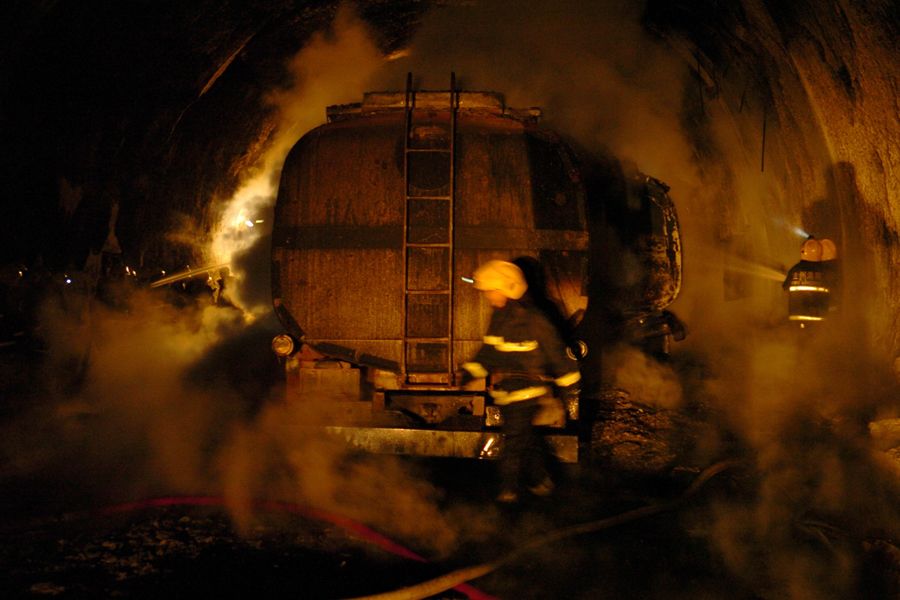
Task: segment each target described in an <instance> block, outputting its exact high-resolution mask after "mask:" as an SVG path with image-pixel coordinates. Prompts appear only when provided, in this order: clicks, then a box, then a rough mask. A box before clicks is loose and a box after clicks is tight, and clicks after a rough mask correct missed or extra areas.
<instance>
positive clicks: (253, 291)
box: [203, 6, 385, 315]
mask: <svg viewBox="0 0 900 600" xmlns="http://www.w3.org/2000/svg"><path fill="white" fill-rule="evenodd" d="M384 61H385V58H384V56H383V55H382V53H381V52H380V51H379V50H378V47H377V46H376V44H375V43H374V42H373V40H372V36H371V35H370V34H369V31H368V29H367V26H366V25H365V23H364V22H363V21H361V20H360V19H359V17H358V16H357V15H356V14H355V13H354V12H353V11H352V10H351V9H350V8H348V7H347V6H342V7H340V8H339V9H338V11H337V14H336V16H335V20H334V23H333V24H332V26H331V28H330V29H329V30H326V31H322V32H317V33H315V34H313V36H312V37H311V39H310V40H309V42H308V43H307V44H306V45H305V46H304V47H303V49H302V50H301V51H300V52H299V53H297V55H296V56H294V57H292V58H291V60H290V61H289V62H288V64H287V65H286V69H287V71H288V75H289V77H290V80H291V85H290V86H289V87H287V88H285V89H278V90H273V91H271V92H270V93H269V94H268V96H267V98H266V107H265V108H266V110H270V111H271V115H272V116H271V119H270V120H269V121H268V122H267V123H266V124H265V126H264V128H263V132H262V133H261V139H260V142H259V144H258V148H257V158H256V161H255V163H254V164H253V165H252V166H251V167H249V168H247V169H246V171H245V172H243V173H240V174H239V177H240V178H241V183H240V184H239V185H238V188H237V190H236V191H235V193H234V194H233V195H232V196H231V197H230V198H227V199H222V200H219V201H217V202H215V203H213V205H212V209H211V210H212V211H213V213H214V214H215V215H216V217H215V218H216V223H217V225H216V227H215V228H214V230H213V232H212V243H211V244H210V247H209V248H208V249H204V250H203V253H204V255H206V256H208V262H210V263H211V264H218V263H225V262H231V264H232V266H231V271H232V277H233V280H232V281H231V285H230V288H229V290H228V295H229V297H230V298H231V299H232V301H234V302H235V304H237V305H238V306H240V307H242V308H243V309H245V310H246V311H248V312H249V313H250V314H252V315H259V314H261V313H264V312H265V311H266V310H268V307H269V303H270V302H271V295H270V293H269V288H268V283H267V282H268V274H269V260H270V258H269V248H270V239H269V237H268V234H269V233H270V232H271V227H272V223H271V217H272V207H273V206H274V204H275V195H276V193H277V187H278V178H279V176H280V174H281V167H282V165H283V164H284V159H285V157H286V156H287V153H288V151H289V150H290V149H291V147H292V146H293V145H294V143H295V142H296V141H297V140H298V139H299V138H300V137H301V136H302V135H303V134H304V133H306V132H307V131H309V130H310V129H312V128H314V127H316V126H318V125H321V124H323V123H324V122H325V107H326V106H330V105H332V104H342V103H348V102H355V101H359V100H360V99H361V98H362V94H363V92H365V91H367V90H368V89H369V81H370V79H371V77H372V75H373V74H374V72H375V70H376V69H377V68H378V67H380V66H381V65H382V64H383V63H384Z"/></svg>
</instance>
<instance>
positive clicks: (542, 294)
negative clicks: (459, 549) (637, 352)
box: [272, 85, 681, 462]
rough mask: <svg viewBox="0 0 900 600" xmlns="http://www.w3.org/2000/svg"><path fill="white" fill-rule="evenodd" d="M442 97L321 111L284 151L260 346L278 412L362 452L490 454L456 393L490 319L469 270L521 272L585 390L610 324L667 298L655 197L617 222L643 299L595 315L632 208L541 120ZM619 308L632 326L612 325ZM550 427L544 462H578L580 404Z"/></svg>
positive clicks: (491, 441) (421, 95) (669, 276)
mask: <svg viewBox="0 0 900 600" xmlns="http://www.w3.org/2000/svg"><path fill="white" fill-rule="evenodd" d="M454 88H455V86H453V85H451V89H450V90H447V91H421V90H412V89H411V87H410V86H409V85H408V86H407V89H406V90H405V91H401V92H375V93H368V94H366V95H365V96H364V98H363V101H362V102H361V103H358V104H350V105H340V106H332V107H328V109H327V111H326V114H327V117H328V120H327V123H325V124H324V125H321V126H320V127H318V128H316V129H314V130H312V131H310V132H309V133H307V134H306V135H304V136H303V137H302V138H301V139H300V140H299V141H298V142H297V144H296V145H295V146H294V147H293V149H292V150H291V152H290V153H289V155H288V157H287V159H286V161H285V165H284V168H283V171H282V176H281V182H280V186H279V191H278V198H277V201H276V206H275V224H274V229H273V240H272V267H273V269H272V291H273V305H274V308H275V312H276V314H277V315H278V317H279V319H280V321H281V323H282V325H283V326H284V329H285V332H284V334H282V335H279V336H278V337H276V339H275V340H274V341H273V350H274V351H275V352H276V354H278V355H279V356H280V357H281V358H282V359H283V362H284V366H285V376H286V396H285V401H286V402H290V403H302V402H306V403H309V405H310V406H311V407H312V406H313V405H314V406H315V407H316V414H317V419H318V421H317V422H318V423H319V424H321V425H322V426H324V427H326V428H327V430H328V431H329V432H331V433H332V434H334V435H335V436H338V437H339V438H342V439H343V440H345V441H346V443H348V444H349V445H351V446H353V447H356V448H359V449H361V450H364V451H371V452H388V453H400V454H411V455H420V456H447V457H470V458H492V457H494V456H496V455H497V454H498V452H500V451H502V436H501V435H500V432H499V425H500V421H499V412H498V411H496V410H495V409H494V407H493V406H492V405H491V403H490V399H489V398H490V397H489V395H488V394H487V392H486V391H485V390H468V389H467V390H463V389H462V388H461V386H460V385H459V382H460V377H461V372H460V369H459V365H460V364H461V363H463V362H465V361H466V360H468V359H469V358H470V357H471V356H472V355H473V354H474V353H475V352H476V350H477V349H478V347H479V346H480V344H481V343H482V336H483V333H484V331H485V330H486V328H487V324H488V320H489V318H490V307H489V306H488V305H487V304H486V303H485V302H484V301H483V300H482V298H481V297H480V294H479V293H478V292H477V291H476V290H475V289H474V288H473V287H472V286H471V285H469V284H468V283H466V281H465V279H466V278H467V277H468V276H469V275H471V273H472V272H474V270H475V269H476V267H477V266H478V265H480V264H481V263H483V262H485V261H487V260H490V259H494V258H500V259H504V260H512V259H516V258H519V259H521V260H522V261H525V262H523V265H531V266H534V269H533V270H532V271H531V272H530V273H529V272H528V270H527V269H526V275H527V276H529V278H530V284H531V285H532V287H533V289H532V293H533V294H534V295H535V296H536V298H535V300H540V301H542V302H543V303H544V306H545V308H547V309H548V311H550V312H552V313H554V314H552V315H550V316H551V318H555V320H556V322H557V323H559V326H560V328H561V330H562V331H561V333H563V335H564V337H565V338H566V340H567V342H569V344H570V347H571V351H572V352H573V353H574V354H575V355H576V356H577V357H579V358H581V365H582V371H583V372H584V374H585V376H586V380H587V381H596V380H597V378H598V377H599V363H598V362H597V359H599V356H600V354H601V353H600V352H599V348H598V349H597V351H596V352H593V353H592V352H591V350H590V346H591V345H597V346H600V345H602V344H603V343H604V336H603V333H602V331H600V332H599V333H598V332H596V331H592V330H596V329H597V328H598V327H599V328H600V329H601V330H602V329H603V327H604V325H603V324H604V323H605V322H606V321H608V320H609V314H616V315H617V317H616V318H621V319H625V321H628V320H629V319H630V320H632V321H633V320H634V319H640V318H641V315H644V316H646V315H649V314H652V313H653V312H654V311H655V312H657V313H658V312H659V311H661V310H662V308H664V307H665V306H666V305H668V303H670V302H671V301H672V300H673V299H674V297H675V296H676V295H677V293H678V288H679V287H680V282H681V279H680V277H681V262H680V261H681V254H680V241H679V239H678V232H677V219H676V218H675V214H674V207H672V206H671V202H670V201H669V200H668V197H667V196H666V195H665V191H664V190H663V191H662V195H661V196H660V194H659V193H658V190H657V192H656V193H639V194H638V196H639V197H640V202H643V206H644V209H643V212H640V211H637V212H634V211H632V212H633V213H634V214H629V215H626V216H627V217H628V218H630V219H638V220H639V221H640V227H638V229H640V228H641V227H643V228H644V229H646V230H647V232H649V233H648V235H644V236H643V238H642V239H641V240H639V242H638V244H637V245H638V246H641V247H643V246H647V247H648V248H652V250H653V251H651V252H645V253H644V255H645V257H648V258H647V260H645V262H646V263H647V265H646V266H647V275H646V276H645V277H643V279H641V278H639V279H641V281H642V283H641V285H643V286H644V288H646V287H648V286H650V287H653V289H652V290H650V291H647V290H646V289H643V288H642V289H641V291H640V292H638V293H636V294H635V293H634V291H633V290H629V293H626V294H624V295H623V294H617V295H616V298H617V300H616V301H615V302H608V301H607V299H608V298H610V297H611V296H609V294H607V293H606V292H607V291H609V290H610V289H613V288H615V287H616V286H619V284H618V283H617V282H616V281H613V279H615V278H619V277H620V275H619V273H618V272H617V268H618V267H617V266H616V265H617V264H618V262H619V261H618V260H617V259H616V258H615V257H612V256H609V254H610V253H616V252H619V251H620V250H621V243H620V242H619V241H617V239H615V238H617V235H616V234H615V233H614V232H613V233H612V235H611V234H610V229H609V227H610V224H612V225H613V226H615V220H616V218H621V215H619V216H618V217H617V215H618V213H617V212H616V210H612V209H610V206H617V205H618V204H623V205H627V204H628V202H627V201H623V202H619V203H618V204H616V203H613V204H609V203H608V202H607V200H606V199H604V198H603V197H601V196H603V195H604V194H606V193H607V192H608V191H609V185H608V184H605V183H604V184H602V185H600V188H602V189H592V188H597V187H598V186H597V185H595V184H594V183H592V182H595V183H596V182H597V181H601V180H604V179H605V178H608V176H609V169H601V170H600V171H602V172H603V173H604V174H603V175H602V176H600V177H599V178H598V176H596V173H597V169H596V165H591V166H587V165H586V163H585V161H584V159H583V157H581V156H579V155H577V154H576V153H575V152H574V151H573V150H572V147H571V146H570V145H568V144H566V143H564V142H563V141H562V139H561V138H560V137H559V136H558V135H556V134H554V133H553V132H551V131H547V130H544V129H542V128H541V127H540V125H539V118H540V110H539V109H534V108H531V109H524V110H519V109H511V108H508V107H507V106H506V105H505V103H504V99H503V97H502V96H501V95H500V94H497V93H494V92H470V91H459V90H456V89H454ZM647 181H650V179H649V178H648V179H647ZM652 181H654V182H655V180H652ZM656 183H658V182H656ZM660 185H661V184H660ZM644 188H646V189H649V188H647V187H646V186H644ZM642 194H643V195H642ZM626 200H627V199H626ZM640 202H639V204H640ZM620 212H621V211H620ZM592 215H593V216H592ZM641 215H643V216H641ZM641 231H643V230H641ZM623 239H624V238H623ZM648 240H649V241H648ZM592 254H593V255H595V256H594V257H593V259H592V256H591V255H592ZM598 254H600V255H603V256H602V258H598V256H597V255H598ZM611 259H612V260H611ZM647 261H649V262H647ZM651 271H652V273H651ZM660 273H662V275H660ZM648 282H649V283H648ZM598 286H599V287H598ZM619 287H622V286H619ZM632 287H634V286H632ZM623 289H624V288H623ZM595 290H603V291H600V292H599V293H598V292H597V291H595ZM591 294H594V295H596V296H598V298H597V299H596V300H595V301H594V302H591V301H590V298H589V296H590V295H591ZM622 298H627V302H628V303H629V305H630V306H631V307H632V308H633V310H629V309H628V308H625V309H624V310H622V309H621V306H619V308H615V307H614V305H615V304H616V302H618V304H619V305H621V302H622ZM611 307H612V308H611ZM592 310H593V313H592ZM598 324H599V325H598ZM663 334H664V335H665V334H667V332H664V333H663ZM487 383H488V385H489V384H490V380H488V382H487ZM597 385H600V383H599V382H598V384H597ZM548 410H549V412H547V413H545V415H544V420H543V423H544V425H543V428H544V429H545V433H546V434H547V439H548V442H549V443H550V446H551V447H552V448H553V449H554V451H555V452H556V454H557V456H558V457H559V458H560V459H561V460H562V461H566V462H574V461H577V460H578V459H579V455H580V453H581V454H583V448H582V449H581V452H580V446H584V444H585V443H590V440H585V435H588V436H589V435H590V431H591V428H590V427H589V424H585V423H584V422H583V419H582V421H581V422H580V421H579V416H580V415H579V412H580V411H579V406H578V401H577V400H576V401H573V402H570V403H569V404H568V405H566V406H563V405H561V404H560V405H559V406H557V407H556V408H555V409H554V408H553V407H550V408H549V409H548ZM585 425H588V426H585ZM585 432H587V433H585Z"/></svg>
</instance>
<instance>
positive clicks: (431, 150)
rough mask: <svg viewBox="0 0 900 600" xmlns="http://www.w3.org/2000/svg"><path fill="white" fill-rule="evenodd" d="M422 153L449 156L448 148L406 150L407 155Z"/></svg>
mask: <svg viewBox="0 0 900 600" xmlns="http://www.w3.org/2000/svg"><path fill="white" fill-rule="evenodd" d="M423 152H435V153H440V154H450V147H449V146H438V147H436V148H407V149H406V153H407V154H421V153H423Z"/></svg>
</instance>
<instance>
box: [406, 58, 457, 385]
mask: <svg viewBox="0 0 900 600" xmlns="http://www.w3.org/2000/svg"><path fill="white" fill-rule="evenodd" d="M421 93H424V92H421ZM429 93H430V94H432V95H433V94H434V93H433V92H429ZM416 95H417V91H416V90H414V89H413V85H412V73H408V74H407V77H406V95H405V101H404V109H405V135H404V143H403V193H404V196H405V202H404V215H403V288H404V291H403V300H404V302H403V304H404V307H403V331H402V335H403V348H402V363H401V364H402V372H403V375H404V378H405V382H406V383H407V384H419V385H421V384H431V385H437V386H445V385H450V384H452V383H453V378H454V372H455V368H454V364H453V283H454V282H453V222H454V186H455V181H454V173H455V140H456V120H457V111H458V108H459V91H458V90H457V89H456V75H455V73H451V74H450V90H449V92H448V94H447V100H448V105H447V108H449V118H448V120H449V123H448V129H449V132H448V135H447V138H446V143H445V144H439V145H431V144H427V143H426V144H421V143H416V140H415V138H414V134H415V133H416V131H417V130H416V124H417V123H416V116H417V114H418V113H417V110H418V111H426V114H427V112H428V111H433V112H441V113H444V112H445V111H446V109H445V108H443V107H434V106H433V105H432V106H431V107H429V108H418V107H417V105H416V104H417V103H416ZM436 166H437V168H436ZM444 166H446V169H447V175H448V177H447V185H446V193H440V194H434V193H425V194H423V193H421V192H419V191H416V190H415V189H413V187H414V186H412V185H411V184H412V182H413V181H416V180H417V179H418V176H420V175H423V174H425V171H426V170H430V171H431V172H432V173H431V175H432V176H433V175H434V171H437V172H438V173H439V174H441V173H442V169H443V168H444Z"/></svg>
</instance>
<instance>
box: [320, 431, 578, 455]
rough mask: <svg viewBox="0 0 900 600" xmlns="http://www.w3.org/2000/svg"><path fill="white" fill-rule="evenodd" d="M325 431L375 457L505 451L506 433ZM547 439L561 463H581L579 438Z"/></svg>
mask: <svg viewBox="0 0 900 600" xmlns="http://www.w3.org/2000/svg"><path fill="white" fill-rule="evenodd" d="M325 430H326V431H327V432H328V433H329V434H331V435H334V436H336V437H338V438H340V439H342V440H343V441H344V442H346V443H347V444H348V445H349V446H352V447H354V448H357V449H359V450H363V451H365V452H372V453H375V454H406V455H413V456H434V457H448V458H478V459H490V458H496V457H497V456H499V454H500V453H501V452H502V451H503V434H502V433H499V432H491V431H442V430H436V429H405V428H396V427H338V426H331V427H326V428H325ZM545 439H546V440H547V442H548V444H549V445H550V448H551V449H552V451H553V452H554V454H556V456H557V458H558V459H559V460H560V461H561V462H566V463H574V462H578V438H577V436H575V435H573V434H551V435H547V436H546V437H545Z"/></svg>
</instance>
